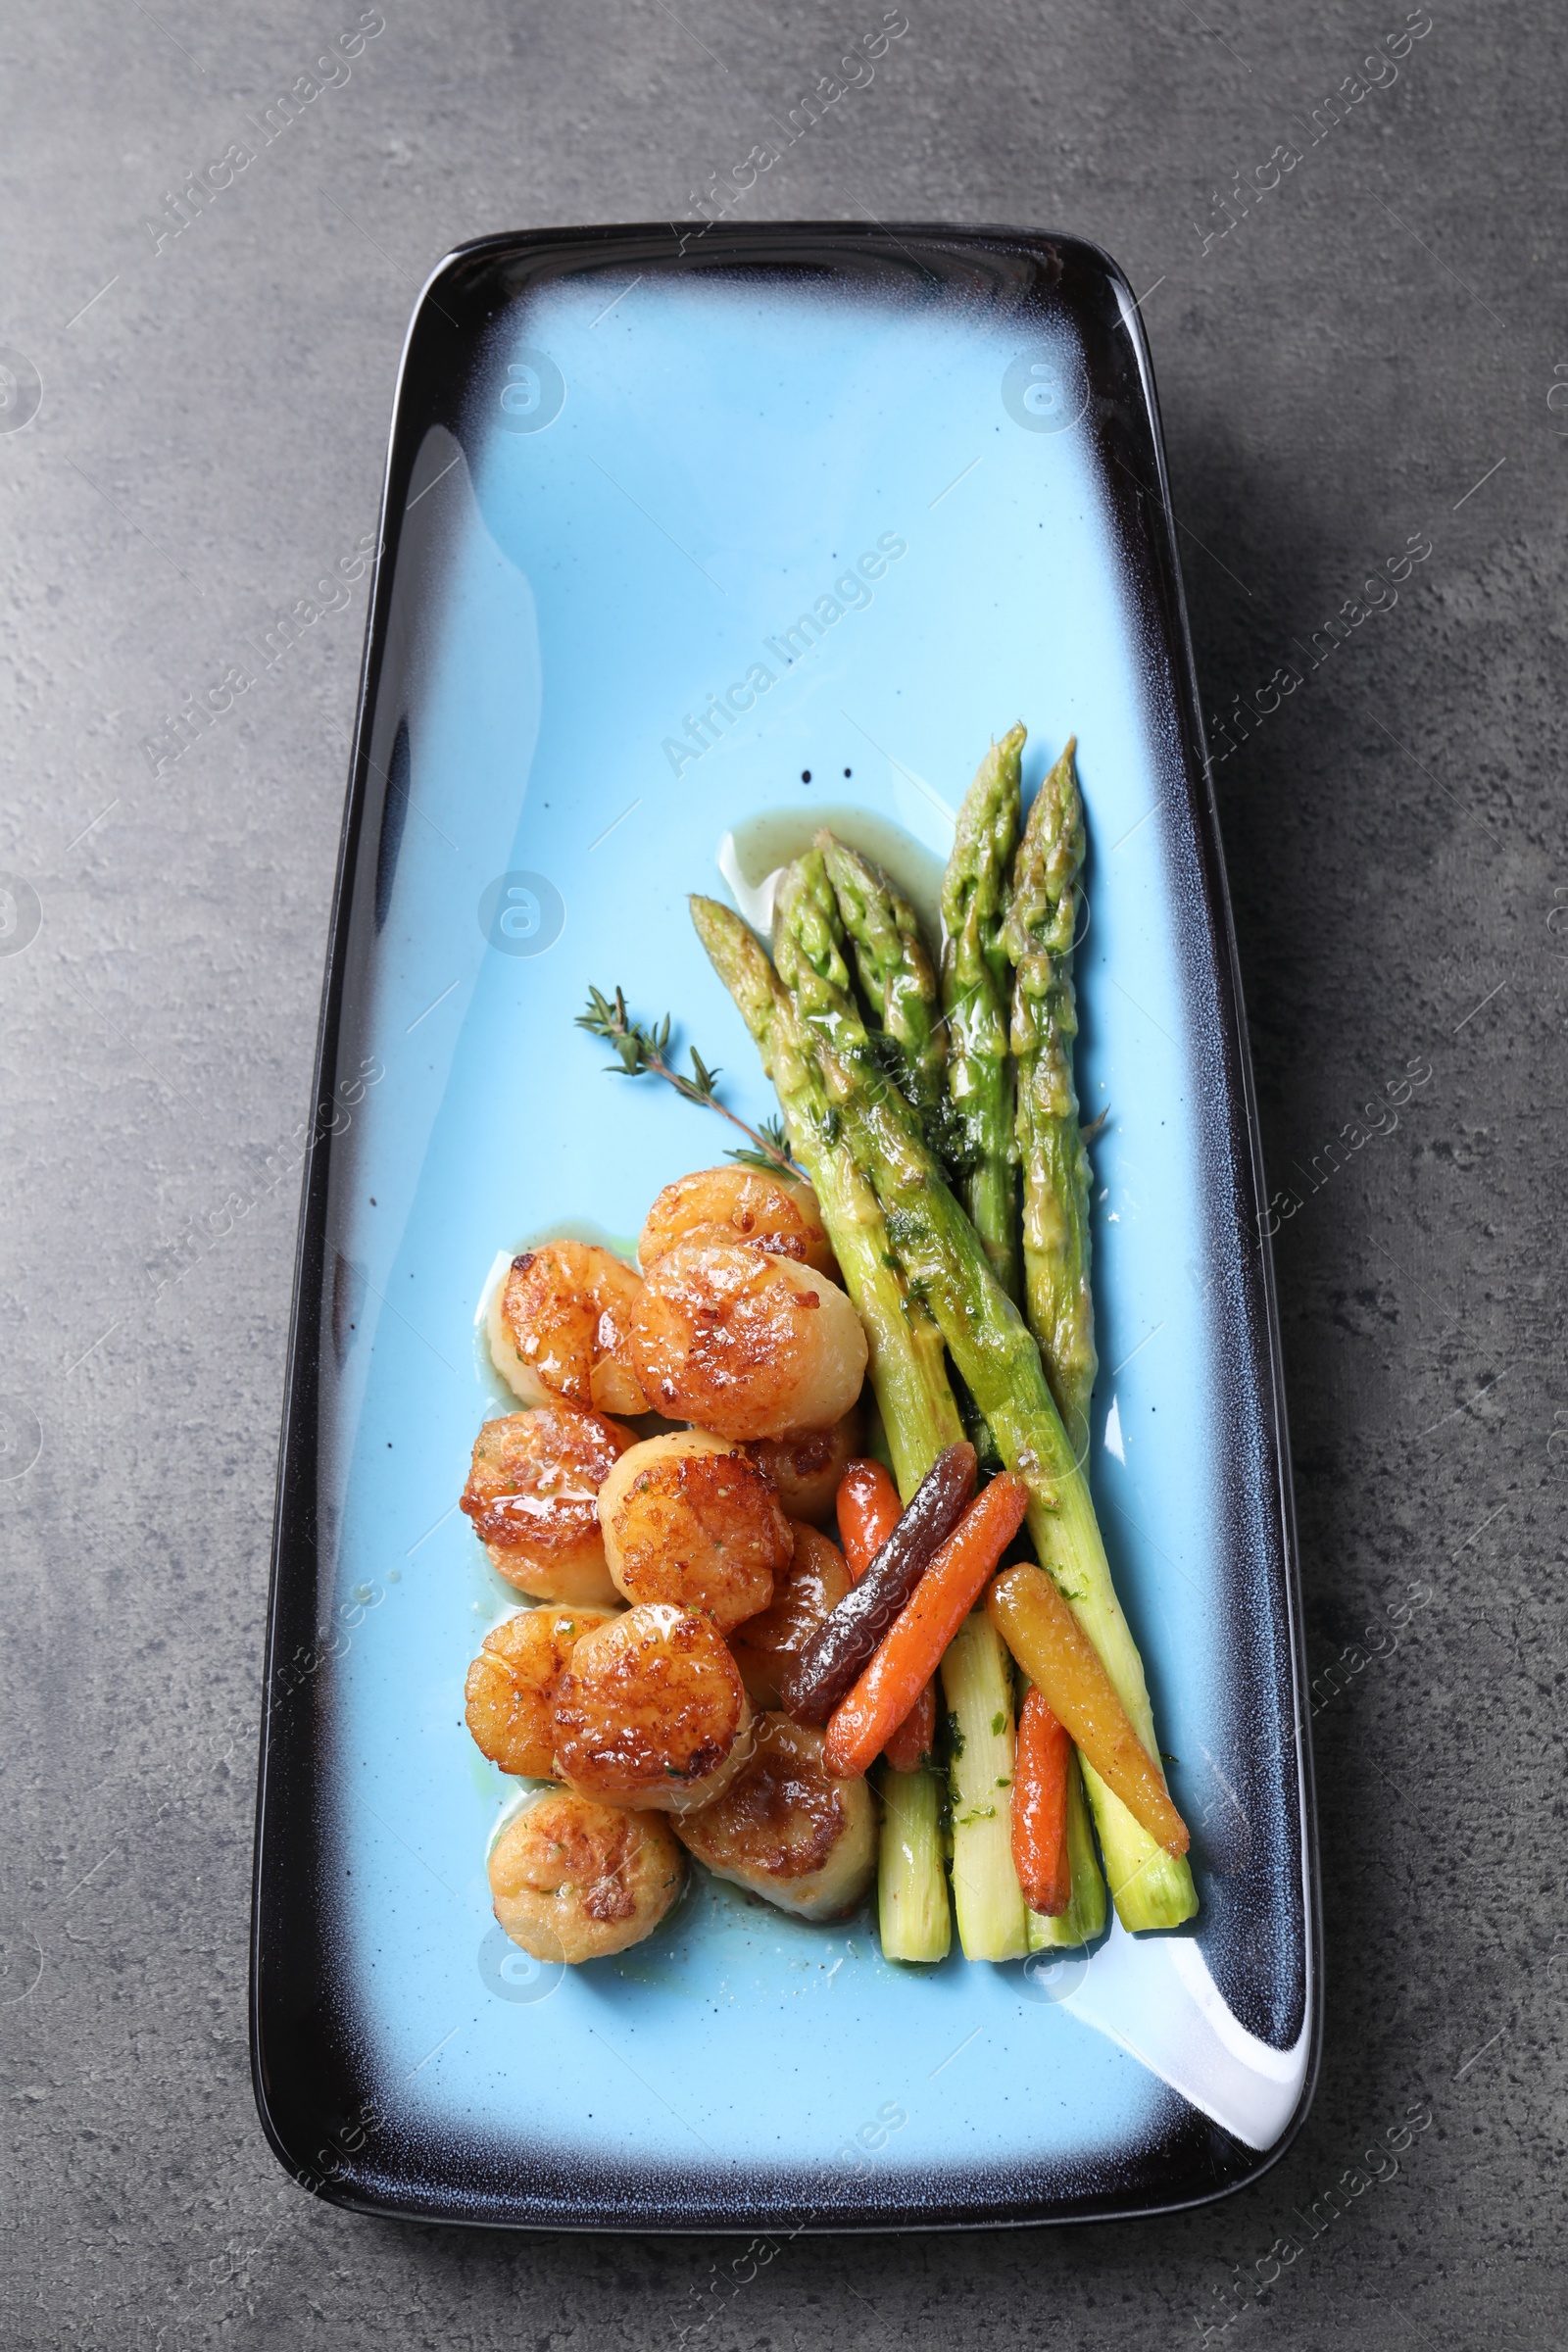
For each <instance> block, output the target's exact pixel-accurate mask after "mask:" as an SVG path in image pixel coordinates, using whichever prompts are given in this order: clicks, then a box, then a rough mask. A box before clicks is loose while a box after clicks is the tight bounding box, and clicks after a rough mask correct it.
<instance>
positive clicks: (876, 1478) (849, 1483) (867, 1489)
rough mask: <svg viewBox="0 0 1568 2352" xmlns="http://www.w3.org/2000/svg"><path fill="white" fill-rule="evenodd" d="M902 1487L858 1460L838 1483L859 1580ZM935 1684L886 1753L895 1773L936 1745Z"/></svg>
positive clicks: (895, 1519) (845, 1537) (898, 1505)
mask: <svg viewBox="0 0 1568 2352" xmlns="http://www.w3.org/2000/svg"><path fill="white" fill-rule="evenodd" d="M903 1511H904V1505H903V1503H902V1502H901V1501H900V1500H899V1490H898V1488H897V1487H896V1486H895V1485H894V1484H893V1481H892V1479H891V1478H890V1476H889V1475H888V1473H887V1471H886V1470H885V1469H884V1468H883V1466H882V1464H881V1463H880V1462H870V1461H854V1462H850V1463H847V1464H846V1466H845V1471H844V1476H843V1478H842V1479H841V1480H840V1482H839V1495H838V1514H839V1542H840V1544H842V1545H843V1547H844V1558H845V1561H846V1564H847V1565H848V1568H849V1571H850V1576H851V1579H852V1581H853V1582H854V1583H856V1584H858V1583H859V1581H860V1579H861V1577H862V1576H863V1575H864V1574H865V1572H866V1570H867V1568H869V1567H870V1565H871V1562H872V1561H873V1560H874V1559H875V1557H876V1555H877V1553H878V1552H879V1551H880V1550H881V1548H882V1546H883V1544H885V1543H886V1542H887V1540H888V1538H889V1536H891V1535H892V1533H893V1530H894V1529H895V1528H896V1527H897V1525H898V1523H899V1520H900V1518H901V1516H902V1515H903ZM936 1738H937V1687H936V1684H935V1683H927V1684H926V1686H925V1689H924V1690H923V1691H921V1693H920V1695H919V1697H918V1698H917V1699H916V1700H915V1702H914V1705H913V1706H912V1707H911V1708H910V1710H909V1712H908V1714H907V1716H906V1717H905V1719H904V1721H903V1723H901V1724H900V1725H899V1728H898V1730H897V1731H896V1732H895V1733H894V1735H893V1737H892V1739H891V1740H889V1741H888V1743H887V1746H886V1748H885V1749H884V1750H883V1753H884V1754H885V1755H886V1757H887V1760H888V1762H889V1764H890V1765H891V1766H892V1767H893V1770H894V1771H895V1772H918V1770H919V1769H920V1766H921V1765H922V1764H923V1763H924V1762H925V1760H926V1757H927V1756H928V1755H929V1754H930V1753H931V1750H932V1748H933V1747H934V1746H935V1745H936Z"/></svg>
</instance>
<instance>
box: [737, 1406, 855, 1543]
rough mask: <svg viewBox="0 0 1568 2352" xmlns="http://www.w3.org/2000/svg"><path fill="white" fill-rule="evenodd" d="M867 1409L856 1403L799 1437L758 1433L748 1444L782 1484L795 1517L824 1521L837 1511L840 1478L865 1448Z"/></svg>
mask: <svg viewBox="0 0 1568 2352" xmlns="http://www.w3.org/2000/svg"><path fill="white" fill-rule="evenodd" d="M861 1436H862V1431H861V1413H860V1408H859V1406H858V1404H855V1405H851V1407H850V1409H849V1411H848V1412H847V1413H846V1414H845V1416H844V1418H843V1420H842V1421H835V1422H834V1424H833V1426H832V1428H831V1429H808V1430H804V1431H803V1432H802V1433H801V1435H800V1436H799V1437H794V1438H754V1439H753V1441H752V1443H751V1444H750V1445H749V1446H747V1448H746V1450H747V1452H748V1453H749V1454H750V1455H751V1457H752V1459H753V1461H754V1462H756V1463H757V1464H758V1465H759V1467H760V1469H763V1470H765V1471H766V1472H767V1475H768V1477H769V1478H770V1479H771V1480H772V1481H773V1484H774V1486H775V1487H777V1489H778V1498H779V1500H780V1502H781V1503H782V1504H783V1505H784V1508H785V1510H786V1511H787V1512H788V1514H789V1516H790V1517H791V1518H792V1519H810V1520H812V1521H814V1522H815V1523H816V1525H818V1526H824V1525H825V1524H826V1523H827V1521H828V1520H830V1519H831V1518H832V1516H833V1506H834V1504H835V1503H836V1502H837V1500H838V1494H839V1482H840V1481H841V1479H842V1478H843V1476H844V1473H845V1471H846V1470H847V1469H848V1468H849V1466H850V1464H851V1462H852V1461H854V1459H855V1458H856V1456H857V1454H858V1452H859V1451H860V1446H861Z"/></svg>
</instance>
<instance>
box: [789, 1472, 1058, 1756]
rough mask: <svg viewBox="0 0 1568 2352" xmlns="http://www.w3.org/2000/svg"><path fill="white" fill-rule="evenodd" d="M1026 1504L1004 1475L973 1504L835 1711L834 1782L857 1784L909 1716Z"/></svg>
mask: <svg viewBox="0 0 1568 2352" xmlns="http://www.w3.org/2000/svg"><path fill="white" fill-rule="evenodd" d="M1028 1502H1029V1490H1028V1488H1027V1487H1026V1486H1025V1485H1024V1483H1023V1481H1022V1479H1018V1478H1013V1477H1012V1476H1011V1475H1010V1473H1008V1472H1006V1471H1004V1472H1003V1474H1002V1476H1001V1477H1000V1478H994V1479H993V1480H992V1481H991V1484H990V1485H989V1486H988V1487H987V1488H986V1490H985V1492H984V1493H983V1494H982V1495H977V1496H976V1497H975V1499H974V1501H973V1502H972V1503H971V1504H970V1505H969V1508H968V1509H967V1511H965V1513H964V1515H963V1517H962V1519H960V1520H959V1522H958V1524H957V1526H956V1528H955V1529H954V1531H953V1533H952V1535H951V1536H949V1538H948V1540H947V1542H946V1543H945V1544H943V1545H942V1548H941V1549H940V1551H938V1552H937V1554H936V1556H935V1558H934V1559H933V1560H932V1561H931V1563H930V1565H929V1567H928V1568H927V1569H926V1571H925V1574H924V1575H923V1576H922V1577H921V1579H920V1582H919V1583H918V1585H917V1586H916V1587H915V1589H914V1592H913V1593H912V1594H911V1595H910V1597H909V1599H908V1601H907V1603H906V1605H905V1607H904V1609H903V1610H902V1611H901V1612H900V1614H899V1616H898V1617H897V1618H896V1619H895V1621H894V1623H893V1624H892V1625H891V1626H890V1627H889V1629H888V1631H887V1633H886V1634H885V1635H884V1636H883V1638H882V1641H881V1642H880V1644H879V1645H878V1647H877V1650H876V1652H875V1654H874V1655H873V1657H872V1659H871V1662H870V1664H869V1665H868V1666H867V1667H866V1669H865V1671H864V1673H863V1674H862V1675H861V1676H860V1679H859V1681H858V1683H857V1684H856V1685H855V1688H854V1689H853V1690H852V1691H850V1693H849V1695H848V1696H847V1697H846V1698H845V1699H843V1700H842V1701H841V1702H840V1704H839V1706H838V1707H837V1708H836V1709H835V1711H834V1714H833V1717H832V1720H831V1721H830V1723H829V1724H828V1727H827V1739H826V1740H825V1742H824V1744H823V1749H822V1762H823V1765H824V1767H825V1768H826V1770H827V1771H828V1772H829V1773H830V1774H831V1775H832V1776H833V1778H834V1779H835V1780H841V1781H848V1780H854V1779H856V1778H857V1777H858V1775H859V1774H860V1773H862V1772H864V1771H866V1770H867V1768H868V1767H869V1766H870V1764H871V1763H872V1762H873V1761H874V1759H875V1757H876V1754H877V1751H878V1749H879V1748H881V1747H882V1746H883V1745H884V1744H885V1742H886V1741H887V1740H888V1739H889V1738H890V1737H891V1735H892V1734H893V1733H894V1732H895V1731H896V1730H897V1729H898V1727H899V1725H900V1724H901V1723H903V1721H904V1720H905V1717H906V1716H907V1714H908V1713H909V1710H910V1709H911V1707H913V1705H914V1704H915V1701H916V1700H917V1699H918V1697H919V1695H920V1687H921V1685H922V1684H923V1683H925V1682H927V1681H928V1680H929V1679H930V1677H931V1675H932V1674H934V1673H935V1671H936V1669H937V1667H938V1666H939V1665H940V1664H941V1663H942V1653H943V1651H944V1650H945V1649H946V1648H947V1646H948V1643H949V1642H951V1641H952V1640H953V1637H954V1635H955V1634H956V1632H957V1630H958V1628H959V1626H960V1625H961V1624H962V1623H963V1621H964V1619H965V1617H967V1615H968V1614H969V1611H970V1609H971V1608H972V1607H973V1605H974V1603H975V1601H976V1600H978V1598H979V1596H980V1593H981V1589H982V1587H983V1586H984V1584H985V1581H986V1578H987V1577H988V1576H989V1575H990V1574H991V1571H992V1569H993V1568H994V1567H995V1566H996V1564H997V1562H998V1560H1000V1559H1001V1557H1002V1555H1003V1553H1004V1552H1005V1549H1006V1547H1007V1545H1008V1544H1010V1543H1011V1541H1012V1539H1013V1537H1014V1536H1015V1535H1016V1534H1017V1532H1018V1529H1019V1528H1020V1526H1021V1525H1022V1524H1023V1515H1024V1511H1025V1509H1026V1508H1027V1507H1028Z"/></svg>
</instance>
